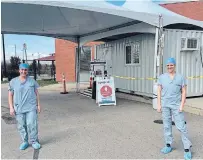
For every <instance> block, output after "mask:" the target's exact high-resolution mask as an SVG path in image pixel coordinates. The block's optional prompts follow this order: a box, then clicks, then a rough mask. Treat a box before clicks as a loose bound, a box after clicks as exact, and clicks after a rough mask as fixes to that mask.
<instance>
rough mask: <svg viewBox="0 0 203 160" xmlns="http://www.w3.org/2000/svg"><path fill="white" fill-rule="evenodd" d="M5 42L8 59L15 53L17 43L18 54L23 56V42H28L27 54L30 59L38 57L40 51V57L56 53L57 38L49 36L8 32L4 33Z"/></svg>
mask: <svg viewBox="0 0 203 160" xmlns="http://www.w3.org/2000/svg"><path fill="white" fill-rule="evenodd" d="M4 43H5V52H6V59H9V57H10V56H14V55H15V47H14V45H16V53H17V56H19V57H20V58H22V56H23V51H22V49H23V43H26V44H27V54H28V58H30V59H33V57H35V58H36V57H38V53H39V54H40V57H43V56H46V55H49V54H51V53H55V39H54V38H49V37H42V36H31V35H9V34H7V35H4ZM32 55H33V56H32Z"/></svg>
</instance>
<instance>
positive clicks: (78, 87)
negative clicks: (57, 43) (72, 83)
mask: <svg viewBox="0 0 203 160" xmlns="http://www.w3.org/2000/svg"><path fill="white" fill-rule="evenodd" d="M77 43H78V49H77V53H76V92H79V91H80V38H79V37H78V38H77Z"/></svg>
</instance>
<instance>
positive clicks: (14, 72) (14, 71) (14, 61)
mask: <svg viewBox="0 0 203 160" xmlns="http://www.w3.org/2000/svg"><path fill="white" fill-rule="evenodd" d="M20 62H21V59H20V58H19V57H14V56H12V57H11V58H10V64H9V65H8V80H9V81H10V80H11V79H12V78H15V77H17V76H19V72H18V70H19V65H20Z"/></svg>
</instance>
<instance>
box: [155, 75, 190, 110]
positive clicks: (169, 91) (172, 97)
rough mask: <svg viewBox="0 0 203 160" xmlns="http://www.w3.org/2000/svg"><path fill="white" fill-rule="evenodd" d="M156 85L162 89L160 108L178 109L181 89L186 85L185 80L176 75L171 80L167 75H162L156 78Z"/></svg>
mask: <svg viewBox="0 0 203 160" xmlns="http://www.w3.org/2000/svg"><path fill="white" fill-rule="evenodd" d="M158 85H160V86H161V87H162V91H161V103H162V107H175V108H177V107H179V106H180V104H181V95H182V87H184V86H186V85H187V83H186V80H185V78H184V77H183V76H182V75H180V74H177V73H176V74H175V76H174V78H173V79H171V78H170V75H169V73H164V74H162V75H161V76H160V77H159V78H158Z"/></svg>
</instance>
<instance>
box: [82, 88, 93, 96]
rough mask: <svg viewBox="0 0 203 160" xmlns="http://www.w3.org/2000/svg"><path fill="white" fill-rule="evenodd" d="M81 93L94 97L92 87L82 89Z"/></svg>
mask: <svg viewBox="0 0 203 160" xmlns="http://www.w3.org/2000/svg"><path fill="white" fill-rule="evenodd" d="M80 94H81V95H82V96H85V97H89V98H92V89H85V90H81V91H80Z"/></svg>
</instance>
